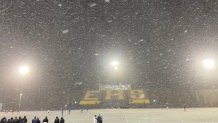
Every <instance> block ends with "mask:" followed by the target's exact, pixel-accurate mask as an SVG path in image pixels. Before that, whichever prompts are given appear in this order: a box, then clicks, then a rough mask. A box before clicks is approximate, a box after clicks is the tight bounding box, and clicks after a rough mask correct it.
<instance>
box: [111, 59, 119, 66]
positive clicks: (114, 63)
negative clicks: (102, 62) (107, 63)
mask: <svg viewBox="0 0 218 123" xmlns="http://www.w3.org/2000/svg"><path fill="white" fill-rule="evenodd" d="M118 64H119V62H118V61H116V60H114V61H112V62H111V66H113V67H117V66H118Z"/></svg>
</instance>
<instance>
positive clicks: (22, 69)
mask: <svg viewBox="0 0 218 123" xmlns="http://www.w3.org/2000/svg"><path fill="white" fill-rule="evenodd" d="M29 71H30V68H29V66H27V65H23V66H20V67H19V73H20V74H21V75H27V74H28V73H29Z"/></svg>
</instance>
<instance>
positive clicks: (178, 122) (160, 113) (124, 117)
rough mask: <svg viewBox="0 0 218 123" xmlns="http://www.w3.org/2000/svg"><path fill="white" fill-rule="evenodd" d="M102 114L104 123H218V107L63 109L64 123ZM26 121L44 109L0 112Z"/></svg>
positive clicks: (77, 122) (51, 117) (41, 114)
mask: <svg viewBox="0 0 218 123" xmlns="http://www.w3.org/2000/svg"><path fill="white" fill-rule="evenodd" d="M95 114H96V115H98V114H102V115H103V119H104V121H103V122H104V123H218V108H191V109H187V111H186V112H184V111H183V109H101V110H89V111H88V112H86V111H84V112H83V113H81V111H79V110H73V111H71V115H68V112H67V111H64V118H65V121H66V123H93V116H94V115H95ZM24 115H26V116H27V118H28V123H30V121H31V119H32V118H33V117H34V116H37V117H39V118H40V120H41V119H43V118H44V117H45V116H46V115H47V112H46V111H34V112H33V111H31V112H20V114H19V113H17V112H16V113H13V114H12V113H7V114H5V113H0V116H1V117H3V116H6V117H8V118H9V117H11V116H13V117H15V116H24ZM56 116H59V117H60V116H61V111H50V113H49V115H48V118H49V120H50V123H53V122H54V118H55V117H56Z"/></svg>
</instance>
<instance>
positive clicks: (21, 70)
mask: <svg viewBox="0 0 218 123" xmlns="http://www.w3.org/2000/svg"><path fill="white" fill-rule="evenodd" d="M29 71H30V68H29V66H27V65H22V66H20V67H19V68H18V72H19V73H20V75H22V76H23V77H25V76H26V75H27V74H29ZM22 96H23V93H22V83H20V94H19V97H20V98H19V105H18V111H19V112H20V107H21V102H22Z"/></svg>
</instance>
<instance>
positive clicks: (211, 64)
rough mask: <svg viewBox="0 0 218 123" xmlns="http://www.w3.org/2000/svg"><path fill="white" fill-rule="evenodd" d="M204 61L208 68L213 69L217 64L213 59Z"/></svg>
mask: <svg viewBox="0 0 218 123" xmlns="http://www.w3.org/2000/svg"><path fill="white" fill-rule="evenodd" d="M202 63H203V66H204V67H205V68H206V69H213V68H214V66H215V62H214V60H213V59H205V60H204V61H203V62H202Z"/></svg>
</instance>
